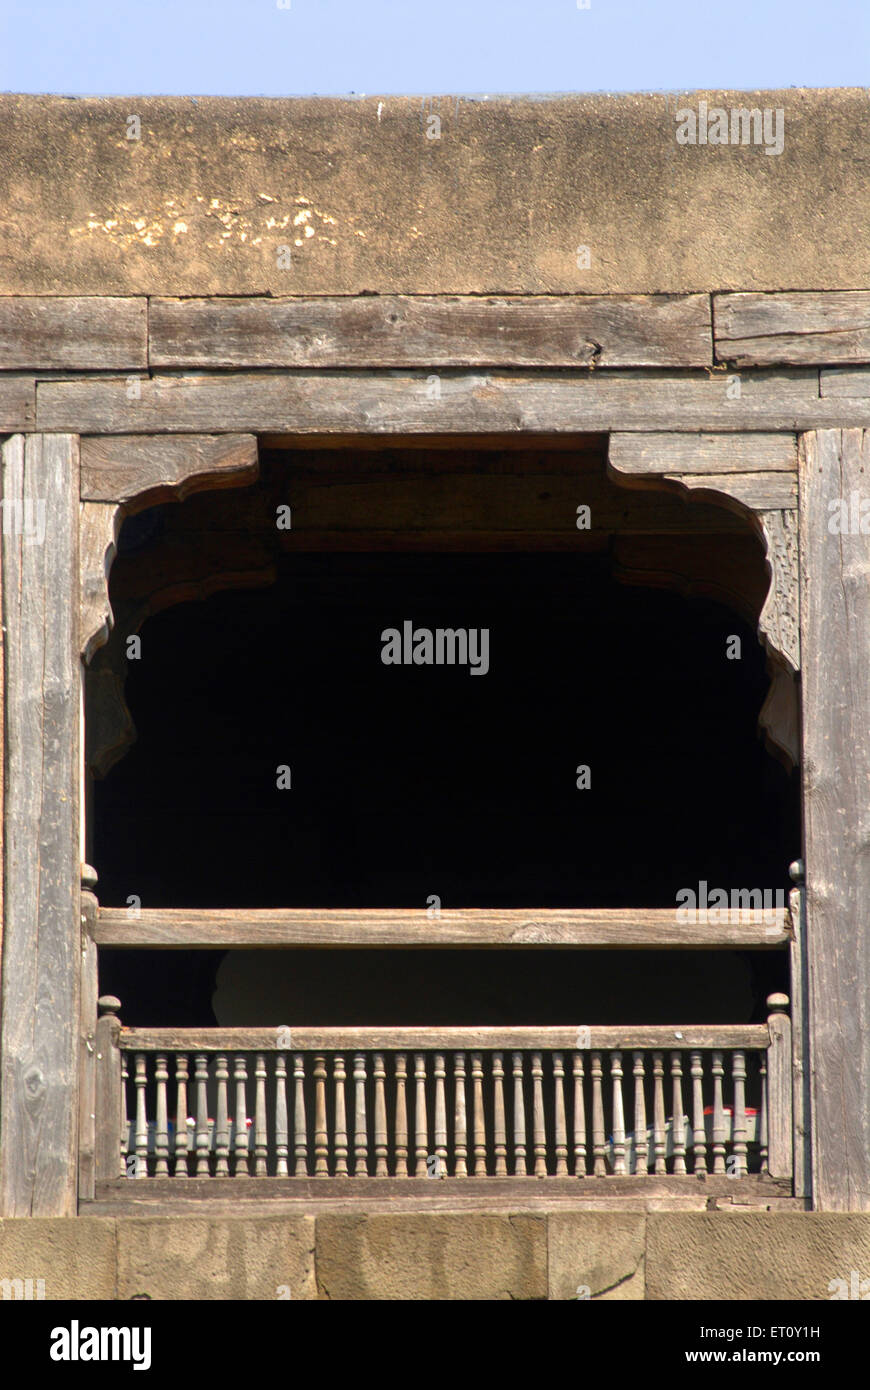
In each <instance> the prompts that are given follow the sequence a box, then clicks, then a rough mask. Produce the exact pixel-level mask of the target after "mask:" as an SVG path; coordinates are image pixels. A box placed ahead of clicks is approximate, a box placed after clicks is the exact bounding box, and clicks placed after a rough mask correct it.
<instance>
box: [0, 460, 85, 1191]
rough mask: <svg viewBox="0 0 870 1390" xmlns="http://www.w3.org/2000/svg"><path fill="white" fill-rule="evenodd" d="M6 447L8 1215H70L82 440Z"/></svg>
mask: <svg viewBox="0 0 870 1390" xmlns="http://www.w3.org/2000/svg"><path fill="white" fill-rule="evenodd" d="M2 452H3V460H2V461H3V496H4V504H8V502H9V499H15V500H17V501H18V502H19V503H20V504H21V512H20V516H21V517H22V518H23V525H21V526H18V527H14V528H13V533H12V534H6V535H5V536H4V547H3V617H4V623H5V627H6V650H5V683H6V808H7V815H6V821H5V838H4V855H5V879H6V885H5V887H6V892H5V904H4V910H5V919H4V942H3V953H4V974H3V999H2V1024H0V1030H2V1032H0V1041H2V1046H0V1055H2V1092H0V1215H2V1216H72V1215H74V1214H75V1209H76V1166H77V1152H76V1149H77V1131H78V1083H79V1021H80V1020H79V959H80V955H81V939H80V938H81V928H80V921H79V891H78V890H79V718H80V707H79V705H80V694H81V690H80V674H81V666H80V661H79V654H78V602H77V594H78V583H79V579H78V466H79V459H78V440H77V439H76V438H74V437H71V436H66V435H60V436H51V437H48V438H46V437H43V436H41V435H36V436H30V437H28V438H27V440H26V442H25V440H24V439H22V438H21V437H20V436H16V437H13V439H12V440H10V441H8V442H7V444H5V445H4V446H3V451H2ZM5 510H6V506H5V505H4V511H5ZM4 520H5V518H4Z"/></svg>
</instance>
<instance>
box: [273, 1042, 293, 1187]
mask: <svg viewBox="0 0 870 1390" xmlns="http://www.w3.org/2000/svg"><path fill="white" fill-rule="evenodd" d="M289 1153H290V1134H289V1126H288V1123H287V1056H286V1053H284V1052H279V1053H278V1054H277V1056H276V1057H275V1176H276V1177H279V1178H286V1177H288V1176H289V1173H290V1169H289V1167H288V1164H287V1159H288V1157H289Z"/></svg>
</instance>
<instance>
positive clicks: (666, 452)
mask: <svg viewBox="0 0 870 1390" xmlns="http://www.w3.org/2000/svg"><path fill="white" fill-rule="evenodd" d="M797 467H798V457H797V437H796V436H795V435H793V434H768V433H746V434H675V433H674V434H672V433H668V434H660V433H656V434H638V433H632V434H627V433H615V434H611V436H610V448H609V455H608V472H609V473H610V474H611V476H612V477H614V478H615V479H616V480H617V481H620V482H622V483H623V484H625V485H627V486H632V485H633V486H641V487H642V486H650V485H661V484H662V483H666V484H674V485H677V486H679V487H680V488H682V489H684V490H686V491H688V492H689V493H690V494H692V495H696V494H697V495H698V496H706V497H707V498H708V499H709V500H711V501H717V502H720V503H721V504H722V505H723V506H725V507H728V508H730V509H731V510H732V511H734V512H736V513H737V514H738V515H740V516H742V517H744V518H746V519H747V520H748V521H749V522H750V524H751V525H752V527H753V529H754V530H755V531H756V533H757V534H758V536H759V537H760V539H761V541H762V543H763V545H764V550H765V559H766V563H767V568H768V571H769V573H770V585H769V587H768V591H767V596H766V598H765V600H764V604H763V606H762V608H761V611H760V613H759V614H758V616H757V623H758V633H759V637H760V639H761V641H762V642H763V644H764V646H765V648H766V651H767V654H768V668H769V672H770V676H771V686H770V690H769V692H768V696H767V699H766V700H765V703H764V706H763V708H762V710H761V713H760V715H759V723H760V724H761V727H762V728H763V730H764V732H765V735H766V737H767V739H768V741H769V742H770V743H771V744H772V745H773V749H774V751H778V752H779V753H781V754H784V755H785V758H786V759H787V761H788V763H789V764H790V765H792V766H794V765H796V764H797V763H798V761H799V757H800V706H799V694H798V680H799V676H800V664H801V662H800V609H799V582H798V485H797Z"/></svg>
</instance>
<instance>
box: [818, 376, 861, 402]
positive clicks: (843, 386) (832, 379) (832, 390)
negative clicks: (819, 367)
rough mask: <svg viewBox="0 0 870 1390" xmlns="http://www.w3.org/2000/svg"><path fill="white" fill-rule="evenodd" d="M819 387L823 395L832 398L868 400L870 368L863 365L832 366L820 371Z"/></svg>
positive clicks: (839, 399)
mask: <svg viewBox="0 0 870 1390" xmlns="http://www.w3.org/2000/svg"><path fill="white" fill-rule="evenodd" d="M819 389H820V390H821V393H822V395H823V396H825V397H828V398H831V399H832V400H838V401H843V400H846V401H850V400H851V401H856V400H866V399H867V397H868V396H870V370H868V369H867V368H862V367H831V368H830V369H829V370H828V371H822V372H820V373H819ZM841 408H842V407H841Z"/></svg>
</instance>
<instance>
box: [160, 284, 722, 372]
mask: <svg viewBox="0 0 870 1390" xmlns="http://www.w3.org/2000/svg"><path fill="white" fill-rule="evenodd" d="M149 344H150V360H151V363H152V365H153V366H156V367H429V368H432V369H433V370H434V369H435V368H437V367H466V366H467V367H487V366H501V367H577V366H583V367H589V366H598V367H702V366H708V365H710V364H711V363H712V329H711V318H710V300H709V296H708V295H706V294H689V295H671V294H658V295H558V296H553V297H547V296H541V295H529V296H517V297H510V296H508V297H503V296H498V297H495V298H493V297H483V296H477V295H475V296H472V295H460V296H456V297H453V296H450V297H445V298H432V297H428V296H424V295H421V296H419V297H418V296H413V297H412V296H408V295H366V296H360V297H355V296H354V297H350V296H349V297H347V298H340V299H330V298H327V297H321V298H311V299H152V300H151V305H150V325H149Z"/></svg>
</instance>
